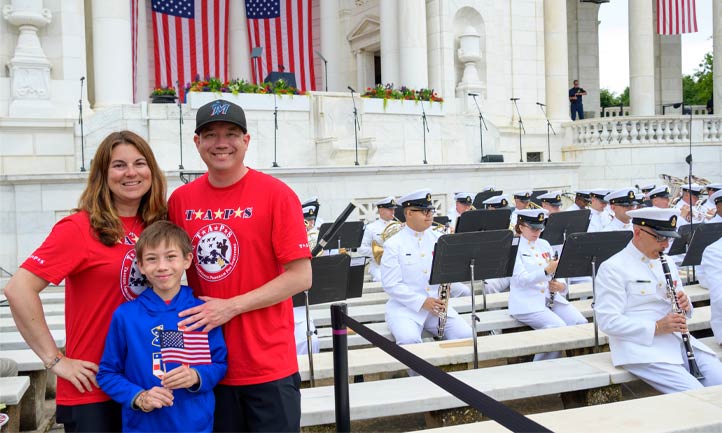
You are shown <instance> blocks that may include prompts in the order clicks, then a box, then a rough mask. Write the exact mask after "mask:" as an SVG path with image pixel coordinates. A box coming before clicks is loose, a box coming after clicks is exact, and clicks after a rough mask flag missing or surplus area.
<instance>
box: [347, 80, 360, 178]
mask: <svg viewBox="0 0 722 433" xmlns="http://www.w3.org/2000/svg"><path fill="white" fill-rule="evenodd" d="M348 90H350V91H351V102H352V103H353V139H354V149H355V150H356V161H354V163H353V165H359V163H358V131H360V130H361V125H359V123H358V109H357V108H356V99H354V97H353V94H354V90H353V89H352V88H351V86H348Z"/></svg>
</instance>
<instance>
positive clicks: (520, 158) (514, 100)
mask: <svg viewBox="0 0 722 433" xmlns="http://www.w3.org/2000/svg"><path fill="white" fill-rule="evenodd" d="M518 99H519V98H511V100H512V102H514V107H515V108H516V114H517V115H518V116H519V162H524V152H523V151H522V149H521V133H522V131H523V132H524V134H526V129H524V121H522V120H521V113H520V112H519V106H518V105H516V101H517V100H518Z"/></svg>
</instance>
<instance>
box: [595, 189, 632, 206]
mask: <svg viewBox="0 0 722 433" xmlns="http://www.w3.org/2000/svg"><path fill="white" fill-rule="evenodd" d="M604 200H605V201H607V202H609V203H610V204H617V205H627V206H629V205H634V204H639V202H638V201H637V193H636V191H634V188H632V187H628V188H622V189H618V190H616V191H612V192H610V193H609V194H607V195H606V196H605V197H604Z"/></svg>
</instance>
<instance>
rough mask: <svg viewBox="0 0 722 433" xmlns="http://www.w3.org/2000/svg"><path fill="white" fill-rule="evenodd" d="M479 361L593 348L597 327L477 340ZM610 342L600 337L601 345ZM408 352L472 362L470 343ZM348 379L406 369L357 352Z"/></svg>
mask: <svg viewBox="0 0 722 433" xmlns="http://www.w3.org/2000/svg"><path fill="white" fill-rule="evenodd" d="M710 315H711V311H710V307H708V306H707V307H698V308H695V313H694V316H693V317H692V319H691V320H689V322H688V324H687V325H688V328H689V329H690V331H697V330H700V329H708V328H709V321H710ZM477 341H478V349H479V360H480V361H488V360H499V359H506V358H514V357H519V356H527V355H533V354H535V353H542V352H553V351H558V350H573V349H584V348H590V347H592V346H593V345H594V325H593V324H592V323H587V324H583V325H576V326H565V327H562V328H550V329H538V330H532V331H525V332H514V333H510V334H501V335H486V336H483V337H477ZM606 342H607V338H606V336H605V335H604V334H603V333H601V332H600V333H599V344H600V345H604V344H606ZM404 348H405V349H407V350H409V351H410V352H412V353H414V354H415V355H417V356H419V357H421V358H423V359H425V360H426V361H428V362H430V363H431V364H434V365H437V366H443V365H456V364H468V363H469V362H472V341H471V339H464V340H455V341H440V342H428V343H419V344H409V345H406V346H404ZM313 362H314V375H315V378H316V379H324V378H331V377H333V352H322V353H318V354H315V355H314V357H313ZM298 364H299V371H300V374H301V379H302V380H308V379H309V370H308V357H307V356H306V355H300V356H299V357H298ZM348 368H349V375H351V376H355V375H361V374H364V375H370V374H377V373H389V372H393V371H401V370H405V369H406V367H405V366H404V365H403V364H402V363H400V362H399V361H397V360H396V359H394V358H393V357H391V356H390V355H388V354H386V353H385V352H383V351H382V350H381V349H378V348H368V349H356V350H350V351H349V352H348Z"/></svg>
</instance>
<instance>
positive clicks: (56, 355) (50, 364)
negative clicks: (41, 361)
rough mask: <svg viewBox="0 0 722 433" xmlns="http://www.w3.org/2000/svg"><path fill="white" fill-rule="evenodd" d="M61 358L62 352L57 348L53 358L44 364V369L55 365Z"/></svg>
mask: <svg viewBox="0 0 722 433" xmlns="http://www.w3.org/2000/svg"><path fill="white" fill-rule="evenodd" d="M63 358H64V357H63V354H62V353H61V352H60V351H59V350H58V353H56V354H55V358H53V360H52V361H50V362H48V363H47V364H45V369H46V370H50V369H51V368H53V367H55V366H56V365H58V362H60V360H61V359H63Z"/></svg>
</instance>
